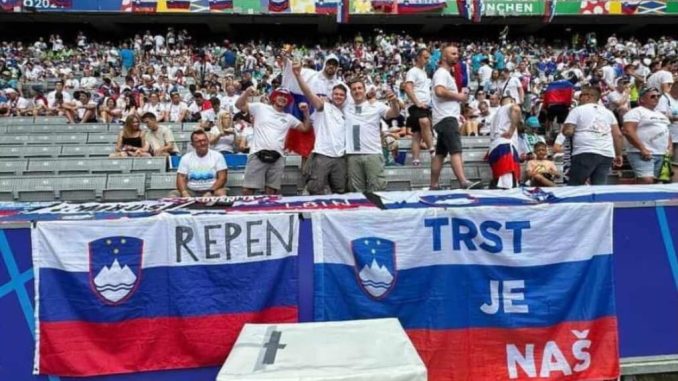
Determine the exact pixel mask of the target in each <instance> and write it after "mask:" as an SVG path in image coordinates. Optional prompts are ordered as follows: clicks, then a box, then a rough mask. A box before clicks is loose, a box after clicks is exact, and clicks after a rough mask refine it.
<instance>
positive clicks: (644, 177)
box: [622, 87, 673, 184]
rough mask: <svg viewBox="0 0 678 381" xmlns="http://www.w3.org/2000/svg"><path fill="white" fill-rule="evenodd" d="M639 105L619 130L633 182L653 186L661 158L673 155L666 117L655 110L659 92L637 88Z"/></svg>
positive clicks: (628, 114) (654, 89) (652, 89)
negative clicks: (634, 176)
mask: <svg viewBox="0 0 678 381" xmlns="http://www.w3.org/2000/svg"><path fill="white" fill-rule="evenodd" d="M639 95H640V98H639V99H638V103H639V104H640V106H638V107H636V108H634V109H632V110H631V111H629V112H627V113H626V115H624V126H623V129H622V131H623V132H624V136H625V137H626V143H627V144H626V157H627V158H628V159H629V162H630V163H631V168H633V172H634V173H635V175H636V183H638V184H652V183H654V180H655V178H656V177H657V175H658V173H659V170H660V168H661V165H662V161H663V160H664V155H665V154H668V155H671V154H672V152H671V151H672V148H673V147H672V145H673V144H672V142H671V135H670V134H669V124H670V123H671V122H670V121H669V118H667V117H666V115H664V114H663V113H661V112H659V111H654V109H655V108H656V107H657V103H659V96H660V95H661V93H660V92H659V90H658V89H656V88H653V87H644V88H642V89H640V92H639Z"/></svg>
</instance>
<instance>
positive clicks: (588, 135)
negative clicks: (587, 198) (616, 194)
mask: <svg viewBox="0 0 678 381" xmlns="http://www.w3.org/2000/svg"><path fill="white" fill-rule="evenodd" d="M579 101H580V106H578V107H575V108H574V109H572V110H571V111H570V113H569V114H568V115H567V119H565V124H564V125H563V131H562V133H563V135H565V136H567V137H570V136H571V137H572V159H571V163H572V165H571V167H570V173H569V181H568V185H584V184H586V180H589V183H590V184H591V185H605V184H607V176H608V174H609V173H610V168H611V166H612V164H613V163H614V165H615V166H621V165H622V146H623V139H622V134H621V131H620V130H619V125H618V124H617V118H616V117H615V116H614V114H613V113H612V111H610V110H608V109H606V108H605V107H603V106H601V105H600V104H599V101H600V90H598V88H597V87H593V86H587V87H584V88H583V89H582V91H581V94H580V95H579Z"/></svg>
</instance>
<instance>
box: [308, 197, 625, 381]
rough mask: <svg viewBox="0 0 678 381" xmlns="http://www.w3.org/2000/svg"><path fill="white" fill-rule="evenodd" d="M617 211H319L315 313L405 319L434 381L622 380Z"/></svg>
mask: <svg viewBox="0 0 678 381" xmlns="http://www.w3.org/2000/svg"><path fill="white" fill-rule="evenodd" d="M612 212H613V208H612V205H611V204H554V205H540V206H511V207H503V208H501V210H498V209H497V208H496V207H474V208H454V209H449V210H441V209H437V208H428V209H399V210H385V211H356V212H352V213H350V214H349V213H348V212H343V211H337V212H331V211H328V212H320V213H314V214H313V216H312V218H313V246H314V256H315V257H314V261H315V273H314V278H315V295H316V297H315V319H316V320H317V321H334V320H353V319H370V318H383V317H397V318H398V319H399V320H400V322H401V324H402V325H403V327H404V328H405V330H406V332H407V333H408V335H409V337H410V339H411V340H412V342H413V343H414V345H415V347H416V349H417V351H418V352H419V355H420V356H421V358H422V359H423V360H424V363H426V366H427V369H428V372H429V380H433V381H477V380H483V381H487V380H537V379H538V380H554V381H555V380H609V379H614V378H616V377H618V375H619V353H618V338H617V318H616V312H615V306H614V283H613V272H612V253H613V247H612V231H613V230H612Z"/></svg>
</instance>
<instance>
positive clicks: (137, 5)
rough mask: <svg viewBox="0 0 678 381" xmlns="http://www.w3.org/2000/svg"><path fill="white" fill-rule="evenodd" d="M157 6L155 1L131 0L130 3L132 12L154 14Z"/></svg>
mask: <svg viewBox="0 0 678 381" xmlns="http://www.w3.org/2000/svg"><path fill="white" fill-rule="evenodd" d="M157 5H158V2H157V0H133V1H132V12H140V13H146V12H155V9H156V6H157Z"/></svg>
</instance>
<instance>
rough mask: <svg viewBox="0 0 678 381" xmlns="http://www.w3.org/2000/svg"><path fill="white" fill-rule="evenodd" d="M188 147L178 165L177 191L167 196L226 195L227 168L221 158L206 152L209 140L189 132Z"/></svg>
mask: <svg viewBox="0 0 678 381" xmlns="http://www.w3.org/2000/svg"><path fill="white" fill-rule="evenodd" d="M191 145H192V146H193V149H194V150H193V151H192V152H189V153H187V154H186V155H184V156H183V157H182V158H181V161H180V162H179V168H178V169H177V190H176V191H173V192H172V193H170V197H211V196H226V189H225V188H224V185H226V178H227V171H228V167H227V166H226V160H224V156H223V155H222V154H220V153H219V152H217V151H213V150H211V149H209V147H210V142H209V138H208V137H207V133H206V132H205V131H203V130H196V131H193V133H192V134H191Z"/></svg>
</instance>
